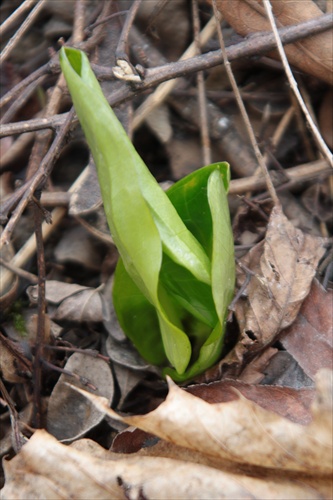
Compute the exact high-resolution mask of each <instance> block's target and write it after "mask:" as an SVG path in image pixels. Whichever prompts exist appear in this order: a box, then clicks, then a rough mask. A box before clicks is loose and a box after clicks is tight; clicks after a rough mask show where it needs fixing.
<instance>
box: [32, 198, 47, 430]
mask: <svg viewBox="0 0 333 500" xmlns="http://www.w3.org/2000/svg"><path fill="white" fill-rule="evenodd" d="M33 211H34V224H35V236H36V248H37V268H38V315H37V335H36V350H35V357H34V369H33V378H34V384H33V390H34V426H35V427H37V428H40V427H41V425H42V399H41V388H42V366H41V360H42V358H43V354H44V343H45V316H46V302H45V279H46V278H45V255H44V244H43V234H42V221H43V214H42V212H41V210H40V207H39V206H38V205H37V204H34V207H33Z"/></svg>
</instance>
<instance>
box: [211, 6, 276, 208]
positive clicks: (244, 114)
mask: <svg viewBox="0 0 333 500" xmlns="http://www.w3.org/2000/svg"><path fill="white" fill-rule="evenodd" d="M213 10H214V15H215V20H216V25H217V34H218V38H219V42H220V46H221V50H222V54H223V59H224V66H225V69H226V72H227V75H228V78H229V81H230V83H231V86H232V89H233V91H234V93H235V96H236V100H237V104H238V107H239V110H240V112H241V115H242V118H243V121H244V123H245V126H246V130H247V133H248V136H249V138H250V141H251V144H252V147H253V150H254V152H255V155H256V157H257V160H258V163H259V165H260V167H261V169H262V172H263V174H264V176H265V178H266V183H267V188H268V190H269V193H270V195H271V197H272V200H273V201H274V204H275V205H276V206H278V205H280V202H279V198H278V197H277V194H276V191H275V188H274V185H273V182H272V179H271V177H270V175H269V173H268V170H267V166H266V162H265V160H264V158H263V156H262V154H261V151H260V149H259V146H258V143H257V140H256V137H255V135H254V131H253V128H252V125H251V122H250V119H249V116H248V114H247V111H246V109H245V106H244V102H243V99H242V97H241V95H240V92H239V89H238V86H237V82H236V80H235V77H234V74H233V71H232V69H231V66H230V62H229V60H228V54H227V51H226V48H225V44H224V39H223V33H222V29H221V25H220V21H219V19H220V13H219V11H218V9H217V6H216V0H213Z"/></svg>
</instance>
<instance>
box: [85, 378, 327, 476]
mask: <svg viewBox="0 0 333 500" xmlns="http://www.w3.org/2000/svg"><path fill="white" fill-rule="evenodd" d="M332 375H333V374H332V372H331V371H329V370H321V371H320V372H319V373H318V375H317V396H316V399H315V401H314V403H313V405H312V415H313V420H312V422H311V423H310V424H309V425H308V426H302V425H298V424H295V423H293V422H290V421H289V420H287V419H285V418H282V417H280V416H278V415H277V414H275V413H272V412H269V411H267V410H264V409H263V408H261V407H260V406H258V405H256V404H255V403H253V402H252V401H249V400H247V399H245V398H244V397H240V398H239V399H238V400H237V401H231V402H229V403H221V404H216V405H212V404H209V403H206V402H205V401H203V400H201V399H199V398H196V397H194V396H192V395H191V394H189V393H187V392H185V391H184V390H182V389H180V388H179V387H177V386H176V385H175V384H173V383H172V382H170V390H169V394H168V396H167V399H166V400H165V402H163V403H162V404H161V405H160V406H159V407H158V408H157V409H156V410H154V411H152V412H151V413H149V414H147V415H143V416H141V415H140V416H133V417H120V416H119V415H117V414H116V413H115V412H114V411H113V410H111V409H109V408H108V406H107V404H105V402H104V401H103V398H98V397H96V396H95V395H92V394H90V393H86V396H87V398H88V399H89V400H91V401H92V402H94V403H95V404H96V406H97V407H98V408H99V409H100V411H102V412H104V413H106V414H107V415H109V416H111V417H112V418H115V419H118V420H120V421H122V422H125V423H127V424H128V425H133V426H136V427H138V428H140V429H142V430H144V431H146V432H150V433H153V434H155V435H156V436H159V437H160V438H162V439H164V440H166V441H170V442H172V443H174V444H177V445H178V446H183V447H185V448H190V449H192V450H196V451H199V452H201V453H203V454H205V455H209V456H213V457H216V458H219V459H227V460H230V461H233V462H236V463H239V464H245V463H247V464H250V465H253V466H258V467H264V468H273V469H280V470H290V471H302V472H304V473H307V474H315V475H316V474H331V473H332V470H333V446H332V442H333V420H332V403H333V402H332V385H333V380H332ZM80 392H81V393H83V391H80Z"/></svg>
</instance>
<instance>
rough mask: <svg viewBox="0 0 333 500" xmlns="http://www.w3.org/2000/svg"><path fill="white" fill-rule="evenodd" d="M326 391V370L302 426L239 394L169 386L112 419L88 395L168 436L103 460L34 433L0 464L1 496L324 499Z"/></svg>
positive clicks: (328, 459)
mask: <svg viewBox="0 0 333 500" xmlns="http://www.w3.org/2000/svg"><path fill="white" fill-rule="evenodd" d="M331 391H332V378H331V373H330V372H328V371H327V370H326V371H323V372H322V373H321V376H320V378H319V379H318V394H317V398H316V401H315V403H314V405H313V421H312V423H310V424H309V425H308V426H301V425H297V424H294V423H292V422H289V421H288V420H286V419H284V418H282V417H279V416H278V415H275V414H273V413H270V412H267V411H265V410H263V409H262V408H260V407H258V406H257V405H256V404H254V403H252V402H249V401H248V400H246V399H244V398H242V397H241V398H240V399H239V400H237V401H233V402H229V403H221V404H217V405H211V404H209V403H206V402H205V401H202V400H201V399H199V398H196V397H195V396H192V395H191V394H188V393H186V392H185V391H184V390H182V389H180V388H179V387H177V386H176V385H174V384H172V383H171V386H170V392H169V395H168V397H167V399H166V401H165V402H164V403H162V405H161V406H160V407H159V408H157V409H156V410H154V411H153V412H151V413H149V414H148V415H144V416H137V417H130V418H121V417H119V416H118V415H116V414H115V413H114V412H113V411H112V410H109V409H108V405H107V404H106V403H105V402H104V400H103V398H99V397H96V396H94V395H92V394H90V395H89V399H90V398H93V399H94V400H95V402H96V404H97V406H98V407H99V408H100V409H101V410H102V411H103V412H106V413H108V414H110V415H111V416H112V417H113V418H117V419H118V420H121V421H123V422H127V423H129V424H134V425H137V426H138V427H140V428H141V429H143V430H146V431H148V432H152V433H154V434H155V435H157V436H159V437H161V438H163V439H165V440H167V441H169V443H165V444H166V445H167V446H163V442H161V443H158V444H157V445H156V446H155V447H153V448H148V450H145V453H146V454H149V453H151V455H152V456H144V454H143V453H138V454H131V455H130V456H126V455H124V454H119V455H118V454H115V453H111V452H110V453H109V460H108V459H106V455H105V452H102V451H99V450H98V449H97V445H94V446H93V447H91V446H89V443H86V442H85V443H84V446H82V447H81V449H82V450H83V451H78V450H77V449H73V448H71V447H66V446H64V445H62V444H59V443H58V442H57V441H56V440H55V439H54V438H53V437H51V436H50V435H48V434H47V433H46V432H45V431H37V432H36V433H35V435H34V436H33V437H32V438H31V439H30V441H29V443H28V444H26V445H25V446H24V447H23V448H22V450H21V452H20V453H19V454H18V455H17V456H16V457H15V458H14V459H12V460H11V461H6V462H5V463H4V468H5V475H6V484H5V487H4V489H3V490H2V498H3V499H4V500H9V499H12V498H17V499H23V498H24V499H26V498H52V499H57V498H59V499H60V498H61V499H63V498H78V499H81V498H82V499H83V498H84V499H89V498H103V499H104V498H105V499H112V500H113V499H117V498H120V499H128V498H131V499H139V498H147V499H162V498H165V499H170V498H179V499H188V498H193V499H196V498H198V499H203V498H205V499H206V498H207V499H211V498H212V499H213V498H227V499H240V498H252V499H263V498H265V499H281V500H282V499H283V500H284V499H286V498H288V499H302V500H303V499H318V500H319V499H322V498H329V496H330V493H331V488H332V479H331V473H332V399H331ZM170 443H173V444H170ZM79 448H80V447H79ZM163 448H164V450H163ZM186 448H187V450H186ZM90 450H91V453H89V452H90ZM190 450H191V451H190ZM158 453H159V454H158ZM163 455H164V456H167V457H168V458H163ZM232 464H234V465H232ZM244 464H247V466H246V467H245V465H244ZM254 465H255V466H256V467H253V466H254ZM272 468H273V469H274V470H272ZM281 469H282V470H283V471H284V472H283V474H282V473H281V471H280V472H279V470H281Z"/></svg>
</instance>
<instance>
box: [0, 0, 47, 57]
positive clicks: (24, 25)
mask: <svg viewBox="0 0 333 500" xmlns="http://www.w3.org/2000/svg"><path fill="white" fill-rule="evenodd" d="M45 3H46V0H39V2H38V4H37V5H36V6H35V7H34V8H33V9H32V11H31V12H30V14H29V15H28V17H27V18H26V20H25V21H24V22H23V23H22V24H21V26H20V28H19V29H18V30H17V31H16V32H15V35H13V36H12V38H11V39H10V40H9V42H8V43H7V45H6V46H5V47H4V49H3V50H2V52H1V54H0V64H2V63H3V62H4V61H5V60H6V59H7V57H8V56H9V54H10V53H11V51H12V50H13V48H14V47H16V45H17V44H18V42H19V41H20V40H21V37H22V35H23V34H24V33H25V32H26V30H27V29H28V28H29V27H30V26H31V24H32V23H33V22H34V20H35V19H36V17H37V16H38V14H39V12H40V10H41V9H42V8H43V7H44V5H45Z"/></svg>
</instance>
